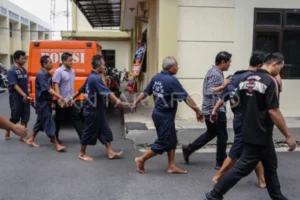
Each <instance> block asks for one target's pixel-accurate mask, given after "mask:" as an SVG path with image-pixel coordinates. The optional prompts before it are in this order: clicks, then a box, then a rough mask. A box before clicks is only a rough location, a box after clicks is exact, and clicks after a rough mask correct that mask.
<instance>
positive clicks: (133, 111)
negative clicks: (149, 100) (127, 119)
mask: <svg viewBox="0 0 300 200" xmlns="http://www.w3.org/2000/svg"><path fill="white" fill-rule="evenodd" d="M135 111H136V103H133V104H132V105H131V113H135Z"/></svg>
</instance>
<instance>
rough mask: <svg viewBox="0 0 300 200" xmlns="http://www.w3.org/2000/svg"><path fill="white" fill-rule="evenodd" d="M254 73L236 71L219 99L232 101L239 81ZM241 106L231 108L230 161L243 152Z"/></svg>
mask: <svg viewBox="0 0 300 200" xmlns="http://www.w3.org/2000/svg"><path fill="white" fill-rule="evenodd" d="M253 73H254V71H251V70H240V71H237V72H236V73H235V74H234V75H233V77H232V81H231V83H230V84H228V85H227V87H226V88H224V90H223V92H222V93H221V95H220V98H221V99H222V100H223V101H227V100H229V99H234V96H233V95H234V93H235V90H236V88H238V86H239V84H240V82H241V81H243V80H244V79H245V78H246V77H248V76H250V75H251V74H253ZM230 103H231V102H230ZM241 111H242V110H241V106H237V107H233V108H232V112H233V114H234V118H233V129H234V133H235V136H234V142H233V145H232V147H231V149H230V151H229V157H230V158H231V159H238V158H240V156H241V154H242V151H243V141H242V114H241Z"/></svg>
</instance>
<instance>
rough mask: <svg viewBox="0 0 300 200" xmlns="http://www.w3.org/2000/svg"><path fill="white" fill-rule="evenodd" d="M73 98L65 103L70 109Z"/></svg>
mask: <svg viewBox="0 0 300 200" xmlns="http://www.w3.org/2000/svg"><path fill="white" fill-rule="evenodd" d="M73 100H74V99H73V98H70V99H68V100H67V101H66V106H67V107H71V106H72V105H73Z"/></svg>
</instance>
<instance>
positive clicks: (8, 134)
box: [4, 95, 14, 140]
mask: <svg viewBox="0 0 300 200" xmlns="http://www.w3.org/2000/svg"><path fill="white" fill-rule="evenodd" d="M13 100H14V98H13V97H12V95H9V107H10V122H12V117H13V111H14V107H13ZM12 123H14V122H12ZM4 138H5V140H11V137H10V131H9V130H6V132H5V136H4Z"/></svg>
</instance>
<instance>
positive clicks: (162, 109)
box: [132, 51, 296, 200]
mask: <svg viewBox="0 0 300 200" xmlns="http://www.w3.org/2000/svg"><path fill="white" fill-rule="evenodd" d="M231 57H232V55H231V54H230V53H228V52H225V51H222V52H220V53H218V54H217V56H216V59H215V65H214V66H213V67H212V68H211V69H210V70H209V71H208V73H207V74H206V77H205V79H204V84H203V104H202V111H200V109H199V108H198V107H197V106H196V104H195V103H194V101H193V99H192V98H191V97H190V96H189V95H188V93H187V92H186V91H185V90H184V88H183V87H182V85H181V84H180V83H179V81H178V79H176V78H175V77H174V75H175V74H176V73H177V71H178V63H177V61H176V59H175V58H174V57H167V58H166V59H165V60H164V61H163V71H162V72H161V73H158V74H157V75H155V76H154V77H153V78H152V80H151V81H150V83H149V85H148V86H147V87H146V88H145V90H144V91H143V92H142V94H140V95H139V97H138V98H137V99H136V101H135V102H134V103H133V106H132V110H133V111H134V108H135V106H136V104H137V103H138V102H140V101H141V100H142V99H143V98H145V97H146V96H147V95H153V96H154V102H155V106H154V110H153V114H152V119H153V121H154V125H155V127H156V130H157V138H158V139H157V140H156V141H155V142H154V144H153V145H152V147H151V149H149V150H148V151H147V152H145V153H144V155H142V156H141V157H137V158H136V159H135V162H136V166H137V171H138V172H140V173H145V172H146V170H145V166H144V165H145V162H146V161H147V160H148V159H149V158H151V157H153V156H155V155H157V154H162V153H163V152H168V160H169V167H168V170H167V171H168V173H181V174H185V173H187V171H185V170H182V169H179V168H178V167H176V166H175V162H174V155H175V149H176V145H177V136H176V129H175V122H174V121H175V115H176V110H177V102H178V101H185V102H186V103H187V104H188V105H189V106H190V107H191V108H192V109H193V110H194V111H195V112H196V118H197V120H198V121H200V122H204V121H205V123H206V126H207V131H206V132H205V133H203V134H202V135H201V136H200V137H199V138H197V139H196V140H195V141H194V142H192V143H191V144H188V145H183V147H182V152H183V158H184V160H185V162H186V164H189V160H190V156H191V155H192V153H194V152H195V151H196V150H198V149H200V148H201V147H203V146H204V145H206V144H207V143H208V142H209V141H211V140H212V139H213V138H215V137H217V156H216V167H215V169H217V170H219V171H218V173H217V174H216V175H215V177H213V182H214V183H215V186H214V188H213V190H212V191H211V192H209V193H207V194H206V195H205V197H203V200H222V199H223V196H224V194H225V193H226V192H227V191H228V190H229V189H230V188H232V187H233V186H234V185H235V184H236V183H237V182H238V181H239V180H240V179H242V178H243V177H245V176H247V175H249V174H250V173H251V172H252V171H253V169H255V168H256V173H257V176H258V183H259V187H260V188H265V187H267V189H268V192H269V195H270V197H271V198H272V199H273V200H286V199H287V198H286V197H285V196H283V194H282V193H281V190H280V183H279V180H278V175H277V157H276V152H275V147H274V142H273V138H272V135H273V128H274V124H275V125H276V126H277V127H278V129H279V130H280V131H281V132H282V134H283V135H284V136H285V137H286V142H287V144H288V146H289V151H293V150H294V149H295V148H296V141H295V139H294V137H293V136H292V135H291V133H290V132H289V130H288V128H287V126H286V123H285V120H284V118H283V116H282V114H281V112H280V110H279V93H280V91H281V88H282V86H281V85H282V84H281V79H280V75H279V73H280V71H281V69H282V68H283V66H284V57H283V55H282V54H280V53H269V54H267V55H265V54H264V53H263V52H260V51H255V52H253V54H252V56H251V58H250V66H249V68H248V69H247V70H242V71H238V72H236V73H235V74H234V75H233V76H229V77H227V78H226V79H224V75H223V71H227V70H228V68H229V66H230V63H231ZM225 101H229V102H230V104H231V108H232V112H233V113H234V121H233V123H234V124H233V126H234V132H235V139H234V144H233V146H232V148H231V150H230V152H229V156H227V154H226V147H227V139H228V133H227V117H226V107H225V105H224V102H225Z"/></svg>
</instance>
